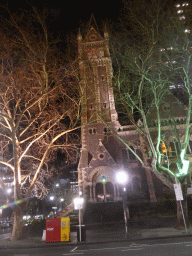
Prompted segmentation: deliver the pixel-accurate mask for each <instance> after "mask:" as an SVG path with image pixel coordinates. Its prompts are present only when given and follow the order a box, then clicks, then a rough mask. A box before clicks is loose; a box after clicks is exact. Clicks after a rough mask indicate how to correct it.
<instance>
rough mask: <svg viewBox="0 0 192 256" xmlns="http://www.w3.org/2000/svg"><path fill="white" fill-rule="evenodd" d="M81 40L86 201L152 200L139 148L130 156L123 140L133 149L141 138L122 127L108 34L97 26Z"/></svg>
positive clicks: (80, 180) (81, 170) (82, 162)
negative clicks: (122, 180) (123, 179)
mask: <svg viewBox="0 0 192 256" xmlns="http://www.w3.org/2000/svg"><path fill="white" fill-rule="evenodd" d="M77 39H78V53H79V73H80V87H81V93H82V99H81V104H82V105H81V106H82V112H81V124H82V128H81V154H80V159H79V165H78V185H79V187H80V189H81V191H82V192H83V197H84V198H85V199H86V200H87V201H88V202H103V201H104V202H106V201H114V202H115V201H119V200H121V198H122V197H121V196H122V195H123V193H124V192H123V191H125V190H126V191H127V193H128V194H129V196H131V195H134V196H135V195H138V196H140V198H141V197H142V195H143V194H145V195H146V196H147V194H148V188H147V186H146V175H145V174H144V172H145V171H144V169H143V167H142V166H141V163H140V162H139V161H138V160H137V159H136V157H135V155H134V154H133V151H135V152H136V153H139V152H138V148H136V147H135V148H134V147H132V152H131V151H130V150H128V149H127V147H126V146H125V145H124V143H123V142H122V141H121V139H120V138H122V140H126V141H129V142H130V143H131V142H132V144H133V145H134V142H135V141H137V140H138V139H139V138H138V134H137V133H136V131H135V129H134V127H132V126H129V127H128V126H126V127H122V126H121V125H120V123H119V121H118V115H117V112H116V109H115V101H114V94H113V88H112V76H113V72H112V60H111V56H110V51H109V36H108V33H107V31H106V30H105V31H104V36H103V37H102V36H101V34H100V33H99V31H98V29H97V25H96V23H94V24H93V26H90V28H89V30H88V32H87V34H86V35H85V36H84V37H83V36H82V35H81V33H80V31H79V34H78V37H77ZM114 132H115V135H114ZM119 171H124V172H126V173H127V174H128V176H129V181H128V184H127V185H126V188H123V187H122V186H120V185H119V184H118V182H117V180H116V174H117V172H119ZM148 176H149V175H148ZM150 181H151V180H150ZM148 183H149V182H148ZM151 187H152V185H151ZM123 189H125V190H123ZM150 190H151V191H152V189H151V188H150ZM150 197H151V198H152V199H153V197H154V196H153V195H152V196H150ZM142 200H143V199H142Z"/></svg>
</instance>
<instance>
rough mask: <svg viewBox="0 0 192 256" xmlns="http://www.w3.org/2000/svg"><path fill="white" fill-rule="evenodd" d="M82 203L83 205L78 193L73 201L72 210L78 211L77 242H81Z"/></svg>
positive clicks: (82, 199)
mask: <svg viewBox="0 0 192 256" xmlns="http://www.w3.org/2000/svg"><path fill="white" fill-rule="evenodd" d="M83 203H84V198H83V197H80V193H79V197H76V198H75V199H74V208H75V210H79V241H80V242H81V209H83Z"/></svg>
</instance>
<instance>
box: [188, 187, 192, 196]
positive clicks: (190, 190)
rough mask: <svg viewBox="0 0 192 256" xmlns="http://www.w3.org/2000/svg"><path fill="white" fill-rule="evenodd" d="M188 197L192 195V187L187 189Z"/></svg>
mask: <svg viewBox="0 0 192 256" xmlns="http://www.w3.org/2000/svg"><path fill="white" fill-rule="evenodd" d="M187 195H192V186H191V185H190V187H188V188H187Z"/></svg>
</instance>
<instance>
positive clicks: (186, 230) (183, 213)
mask: <svg viewBox="0 0 192 256" xmlns="http://www.w3.org/2000/svg"><path fill="white" fill-rule="evenodd" d="M179 202H180V206H181V212H182V215H183V222H184V225H185V232H186V233H187V232H188V231H187V225H186V220H185V215H184V212H183V205H182V202H181V200H180V201H179Z"/></svg>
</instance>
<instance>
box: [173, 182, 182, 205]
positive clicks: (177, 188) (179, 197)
mask: <svg viewBox="0 0 192 256" xmlns="http://www.w3.org/2000/svg"><path fill="white" fill-rule="evenodd" d="M173 186H174V190H175V196H176V200H177V201H181V200H183V193H182V189H181V184H173Z"/></svg>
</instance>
